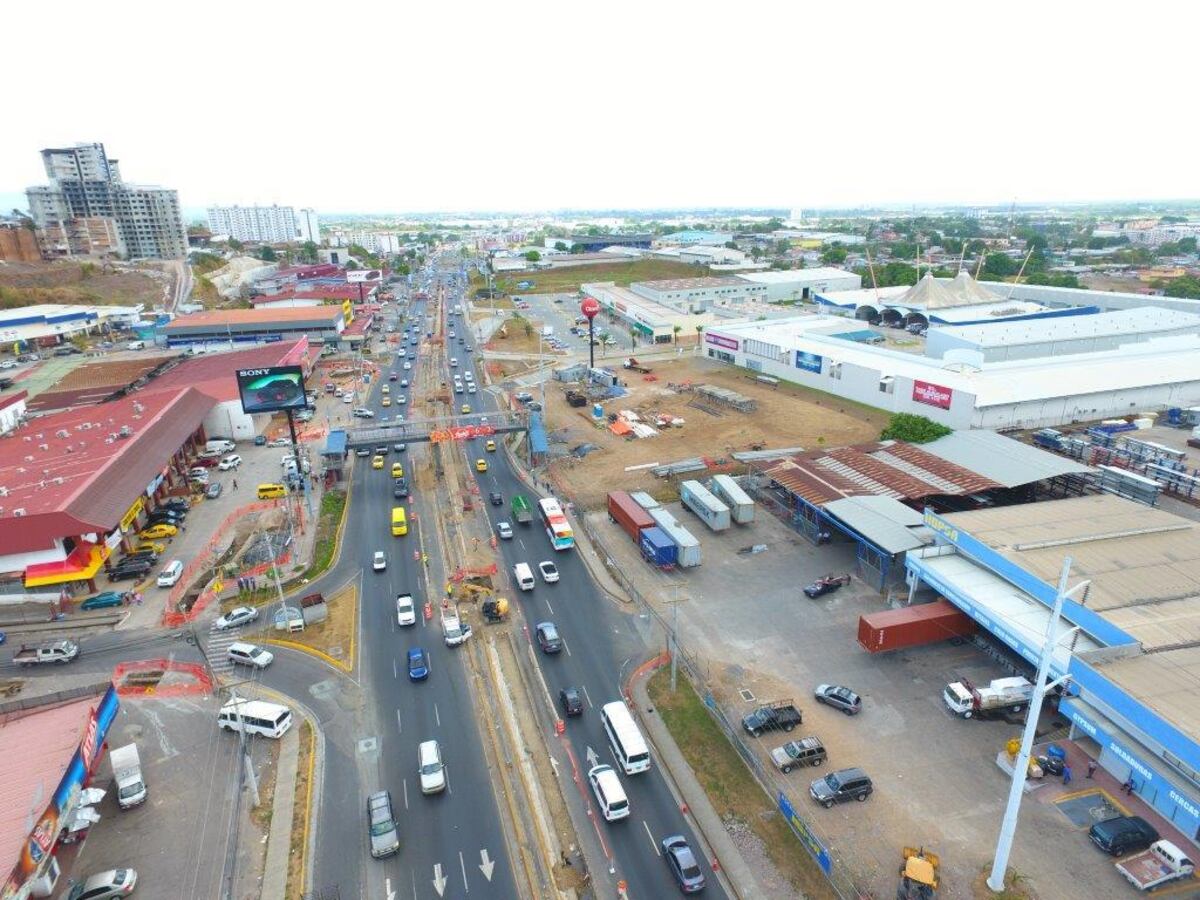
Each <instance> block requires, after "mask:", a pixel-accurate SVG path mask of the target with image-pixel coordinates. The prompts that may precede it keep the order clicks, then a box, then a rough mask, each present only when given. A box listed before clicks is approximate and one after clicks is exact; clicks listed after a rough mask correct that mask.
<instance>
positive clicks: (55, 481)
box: [51, 475, 63, 484]
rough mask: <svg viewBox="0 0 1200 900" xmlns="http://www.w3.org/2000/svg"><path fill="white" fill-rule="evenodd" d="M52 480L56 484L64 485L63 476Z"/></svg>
mask: <svg viewBox="0 0 1200 900" xmlns="http://www.w3.org/2000/svg"><path fill="white" fill-rule="evenodd" d="M51 480H52V481H53V482H54V483H55V484H62V483H63V478H62V476H61V475H59V476H58V477H56V478H53V479H51Z"/></svg>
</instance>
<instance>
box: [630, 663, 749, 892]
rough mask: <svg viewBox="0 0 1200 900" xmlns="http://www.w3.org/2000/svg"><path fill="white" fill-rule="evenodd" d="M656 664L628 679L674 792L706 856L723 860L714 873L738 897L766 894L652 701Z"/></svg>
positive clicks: (641, 719)
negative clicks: (651, 684) (651, 680)
mask: <svg viewBox="0 0 1200 900" xmlns="http://www.w3.org/2000/svg"><path fill="white" fill-rule="evenodd" d="M657 668H658V666H657V665H654V666H646V667H643V668H642V669H639V670H638V671H636V672H634V674H633V677H632V678H630V680H629V686H630V689H631V690H632V692H633V702H634V707H635V710H636V712H637V714H638V719H639V720H640V721H641V723H642V727H643V728H645V729H646V733H647V734H648V735H649V737H650V743H652V744H653V745H654V751H655V753H656V754H657V757H658V761H659V762H660V763H662V765H663V768H664V769H665V770H666V773H667V775H668V777H669V780H670V782H671V784H672V785H673V786H674V788H675V793H676V794H677V795H678V796H679V798H680V799H681V800H682V801H683V803H685V804H686V805H687V808H688V812H687V813H686V815H687V816H688V818H690V819H691V820H692V825H693V826H695V829H696V832H697V834H699V835H700V837H701V839H702V841H703V842H704V844H705V845H706V846H705V847H704V848H703V849H704V851H705V856H707V857H708V861H709V863H710V864H711V863H712V862H713V860H717V861H718V863H719V864H720V869H721V871H720V872H714V874H715V875H716V876H717V878H719V879H722V880H723V881H724V882H725V883H726V885H727V886H728V887H729V889H730V890H731V891H732V893H733V895H734V896H736V897H744V898H750V897H764V896H766V893H765V892H764V891H763V889H762V888H761V887H760V886H759V885H758V883H757V882H756V881H755V880H754V873H753V872H752V871H751V869H750V866H749V864H747V862H746V860H745V859H744V858H743V857H742V854H741V852H740V851H739V850H738V848H737V846H736V845H735V844H734V843H733V838H731V837H730V836H729V832H727V831H726V830H725V826H724V824H723V823H722V822H721V817H720V816H718V815H717V811H716V810H715V809H713V807H712V804H711V803H710V802H709V799H708V794H706V793H705V792H704V788H703V787H702V786H701V785H700V782H699V781H698V780H697V779H696V776H695V774H694V773H693V772H692V767H691V766H689V765H688V763H687V760H685V759H684V758H683V754H682V753H680V752H679V747H678V746H676V744H675V739H674V738H673V737H671V733H670V732H669V731H668V730H667V726H666V725H665V724H663V721H662V719H661V718H660V717H659V715H658V713H657V712H655V710H654V707H653V705H652V704H651V702H650V695H649V694H648V693H647V691H646V682H647V681H648V680H649V676H650V675H651V674H652V673H653V672H654V671H655V669H657Z"/></svg>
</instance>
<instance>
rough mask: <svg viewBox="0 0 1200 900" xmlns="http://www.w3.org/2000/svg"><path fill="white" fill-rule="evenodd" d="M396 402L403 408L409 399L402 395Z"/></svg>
mask: <svg viewBox="0 0 1200 900" xmlns="http://www.w3.org/2000/svg"><path fill="white" fill-rule="evenodd" d="M396 402H397V403H399V404H400V405H401V406H403V405H404V404H405V403H407V402H408V397H407V396H405V395H404V394H401V395H400V396H398V397H397V398H396Z"/></svg>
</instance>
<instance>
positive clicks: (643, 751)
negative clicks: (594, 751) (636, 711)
mask: <svg viewBox="0 0 1200 900" xmlns="http://www.w3.org/2000/svg"><path fill="white" fill-rule="evenodd" d="M600 722H601V723H602V724H603V725H604V734H605V735H606V736H607V737H608V745H609V746H610V747H611V748H612V752H613V756H614V757H616V760H617V762H618V763H620V765H621V768H622V769H624V770H625V774H626V775H636V774H637V773H638V772H645V771H646V770H647V769H649V768H650V748H649V747H647V746H646V739H645V738H643V737H642V733H641V732H640V731H639V730H638V727H637V723H636V722H634V721H633V716H632V715H630V712H629V707H628V706H626V705H625V704H624V703H623V702H622V701H620V700H614V701H613V702H612V703H605V704H604V706H602V707H601V708H600Z"/></svg>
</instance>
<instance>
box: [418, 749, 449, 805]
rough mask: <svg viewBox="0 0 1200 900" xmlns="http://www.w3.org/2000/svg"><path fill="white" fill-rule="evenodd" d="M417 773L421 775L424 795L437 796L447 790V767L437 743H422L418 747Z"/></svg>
mask: <svg viewBox="0 0 1200 900" xmlns="http://www.w3.org/2000/svg"><path fill="white" fill-rule="evenodd" d="M417 771H418V772H419V773H420V775H421V793H422V794H437V793H439V792H441V791H444V790H445V789H446V765H445V763H443V762H442V748H441V747H439V746H438V742H437V741H422V742H421V743H420V744H419V745H418V746H417Z"/></svg>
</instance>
